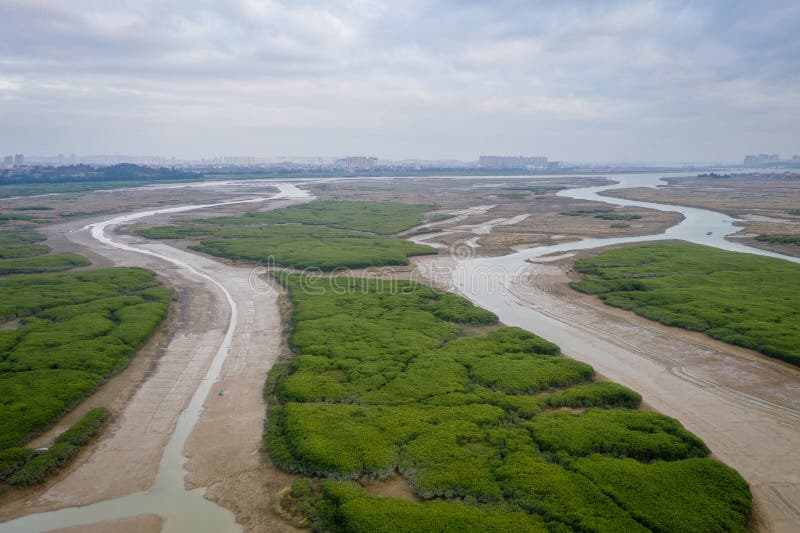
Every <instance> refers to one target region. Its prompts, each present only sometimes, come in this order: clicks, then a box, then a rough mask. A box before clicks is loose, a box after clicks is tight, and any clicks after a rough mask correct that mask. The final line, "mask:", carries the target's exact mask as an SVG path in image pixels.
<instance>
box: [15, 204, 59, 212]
mask: <svg viewBox="0 0 800 533" xmlns="http://www.w3.org/2000/svg"><path fill="white" fill-rule="evenodd" d="M10 209H11V210H12V211H52V210H53V208H52V207H47V206H46V205H21V206H19V207H11V208H10Z"/></svg>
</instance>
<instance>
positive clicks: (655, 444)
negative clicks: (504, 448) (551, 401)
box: [525, 408, 709, 461]
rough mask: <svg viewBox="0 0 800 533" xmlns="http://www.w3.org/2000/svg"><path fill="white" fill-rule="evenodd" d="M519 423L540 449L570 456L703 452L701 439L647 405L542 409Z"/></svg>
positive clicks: (696, 454)
mask: <svg viewBox="0 0 800 533" xmlns="http://www.w3.org/2000/svg"><path fill="white" fill-rule="evenodd" d="M525 426H526V427H527V428H528V429H529V430H530V431H531V434H532V436H533V440H534V441H536V443H537V444H538V445H539V447H540V448H541V449H542V450H546V451H550V452H554V453H555V452H567V453H568V454H569V455H572V456H584V455H592V454H595V453H602V454H606V455H611V456H614V457H633V458H635V459H640V460H642V461H651V460H654V459H664V460H675V459H682V458H686V457H705V456H706V455H708V453H709V451H708V448H706V446H705V444H703V442H702V441H701V440H700V439H698V438H697V437H695V436H694V435H693V434H691V433H690V432H688V431H686V430H685V429H684V428H683V426H681V425H680V423H679V422H678V421H677V420H675V419H672V418H668V417H666V416H664V415H661V414H658V413H654V412H652V411H635V410H630V409H597V408H591V409H588V410H586V411H585V412H583V413H580V414H575V413H569V412H566V411H556V412H548V413H542V414H540V415H539V416H537V417H536V418H534V419H533V420H531V421H530V422H527V423H526V424H525Z"/></svg>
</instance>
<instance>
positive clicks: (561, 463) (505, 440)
mask: <svg viewBox="0 0 800 533" xmlns="http://www.w3.org/2000/svg"><path fill="white" fill-rule="evenodd" d="M280 280H281V282H282V283H283V284H284V285H285V286H286V287H287V289H288V292H289V296H290V298H291V301H292V303H293V306H294V310H293V316H292V331H291V336H290V339H289V342H290V345H291V346H292V348H293V349H294V351H295V352H296V354H297V355H296V356H295V357H294V358H293V359H292V360H291V361H290V362H288V363H284V364H279V365H276V366H275V367H274V368H273V370H272V372H271V373H270V376H269V378H268V380H267V383H266V385H265V394H266V395H267V396H268V399H269V400H270V405H271V406H270V408H269V413H268V423H267V428H266V439H267V447H268V450H269V453H270V455H271V457H272V459H273V461H274V462H275V463H276V464H277V465H278V466H279V467H281V468H283V469H285V470H288V471H291V472H297V473H302V474H304V475H310V476H317V477H321V478H323V480H326V479H327V481H324V482H323V483H322V484H321V488H320V487H319V486H318V485H316V484H314V483H308V482H305V483H303V484H302V487H298V490H297V494H293V496H292V498H294V499H295V501H302V502H303V505H301V506H298V507H300V508H303V509H305V512H307V513H308V514H309V516H310V518H311V519H312V521H313V523H314V525H315V527H316V528H317V529H318V530H321V531H365V532H366V531H426V532H427V531H459V532H460V531H573V530H577V531H648V530H656V531H688V530H694V531H744V530H745V528H746V525H747V521H748V518H749V513H750V500H749V498H750V493H749V489H748V487H747V484H746V483H745V482H744V480H743V479H742V478H741V477H740V476H739V475H738V474H737V473H736V472H735V471H733V470H731V469H730V468H728V467H727V466H725V465H723V464H721V463H719V462H717V461H715V460H712V459H710V458H708V453H709V452H708V449H707V448H706V447H705V445H704V444H703V443H702V442H701V441H700V440H699V439H698V438H697V437H695V436H694V435H692V434H691V433H689V432H688V431H686V430H685V429H684V428H683V427H682V426H681V425H680V424H679V423H678V422H677V421H676V420H674V419H671V418H668V417H665V416H662V415H659V414H657V413H653V412H645V411H639V410H637V409H636V408H637V407H638V405H639V403H640V401H641V397H640V396H639V395H638V394H636V393H635V392H633V391H631V390H629V389H627V388H625V387H622V386H620V385H617V384H614V383H608V382H595V381H594V372H593V370H592V368H591V367H590V366H589V365H586V364H584V363H581V362H579V361H575V360H572V359H567V358H565V357H562V356H561V355H560V350H559V348H558V346H556V345H554V344H552V343H550V342H548V341H546V340H544V339H541V338H539V337H537V336H535V335H533V334H531V333H528V332H526V331H524V330H521V329H519V328H510V327H502V328H499V329H496V330H494V331H492V332H491V333H487V334H484V335H480V336H470V335H468V334H467V333H466V331H467V330H466V329H464V325H467V324H482V325H491V324H494V323H496V321H497V317H495V316H494V315H492V314H491V313H489V312H487V311H485V310H482V309H479V308H477V307H475V306H473V305H472V304H470V303H469V302H468V301H466V300H465V299H463V298H460V297H457V296H454V295H451V294H447V293H441V292H439V291H436V290H434V289H431V288H430V287H427V286H423V285H419V284H415V283H412V282H407V281H400V282H393V283H391V284H389V285H388V286H387V283H388V282H384V283H381V282H380V281H376V280H366V279H357V278H336V279H333V280H331V279H324V278H322V279H321V278H313V279H312V278H307V277H302V276H300V275H283V276H280ZM331 284H333V285H331ZM332 286H333V287H336V288H337V289H341V287H349V290H346V291H342V290H331V288H332ZM565 408H566V409H569V410H568V411H565V410H563V409H565ZM604 461H605V462H604ZM630 463H633V464H634V465H636V466H638V467H641V468H640V469H639V470H636V469H635V468H634V467H632V466H630ZM606 465H610V466H609V467H608V468H609V469H612V470H613V465H619V466H620V470H621V471H622V470H624V471H625V472H626V476H627V477H626V478H625V483H628V484H629V485H630V486H633V485H635V484H636V483H637V482H638V481H641V483H643V484H645V485H647V486H646V488H645V491H646V492H645V497H644V499H646V503H645V502H644V501H639V500H637V499H636V494H635V493H628V492H627V490H628V486H629V485H626V484H624V483H621V482H620V481H619V480H620V476H619V474H616V473H615V474H614V475H613V476H612V475H609V476H605V477H603V476H601V475H599V474H598V473H597V472H599V471H600V469H601V468H604V467H606ZM651 467H652V468H651ZM398 473H399V474H400V475H402V476H403V477H404V478H405V479H406V480H407V481H408V483H409V485H410V487H411V488H412V490H413V491H414V493H416V494H417V495H418V496H420V497H421V498H423V499H425V500H436V501H430V502H424V503H416V502H408V501H401V500H397V499H391V498H381V497H376V496H374V495H372V494H370V493H368V492H367V491H366V490H365V489H363V488H362V487H361V486H360V485H358V484H357V483H355V482H354V481H355V480H359V479H361V478H362V476H369V477H374V478H378V479H386V478H388V477H390V476H393V475H397V474H398ZM659 476H663V478H664V480H665V483H664V487H663V489H664V490H665V494H666V496H667V497H665V498H664V500H663V501H659V500H658V499H657V498H654V497H653V498H651V494H652V495H655V494H657V491H658V488H657V487H659ZM706 478H709V479H710V480H711V481H709V482H706V481H705V479H706ZM343 480H353V481H343ZM678 480H680V481H678ZM678 486H679V487H680V493H679V494H671V492H670V491H673V490H674V488H675V487H678ZM293 493H294V490H293ZM689 499H693V500H694V501H697V502H705V501H708V500H716V502H718V503H715V505H714V506H713V507H712V509H713V511H714V512H713V513H712V514H709V515H707V514H706V513H705V512H704V510H703V509H702V503H698V504H695V503H692V504H691V505H687V506H676V505H675V503H676V502H681V501H683V500H689ZM687 524H689V525H691V526H693V527H694V529H686V525H687Z"/></svg>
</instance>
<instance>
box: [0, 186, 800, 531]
mask: <svg viewBox="0 0 800 533" xmlns="http://www.w3.org/2000/svg"><path fill="white" fill-rule="evenodd" d="M661 176H663V174H634V175H630V174H627V175H610V176H609V178H610V179H612V180H614V181H616V182H617V183H615V184H614V185H606V186H600V187H586V188H579V189H567V190H563V191H560V192H559V193H558V194H559V195H560V196H564V197H569V198H576V199H584V200H596V201H602V202H607V203H611V204H616V205H635V206H640V207H645V208H650V209H656V210H662V211H675V212H679V213H682V214H683V216H684V219H683V220H682V221H681V222H680V223H679V224H677V225H675V226H673V227H671V228H669V229H668V230H667V231H666V232H665V233H662V234H658V235H649V236H639V237H631V238H618V239H586V240H582V241H578V242H569V243H563V244H558V245H554V246H542V247H537V248H531V249H527V250H522V251H520V252H516V253H513V254H510V255H507V256H503V257H492V258H469V259H467V260H461V261H453V260H449V259H445V258H443V257H441V256H440V257H439V258H431V259H429V260H421V261H419V264H418V267H419V268H420V270H422V271H423V272H424V273H425V275H426V276H429V277H430V278H431V279H434V280H435V281H437V282H438V283H440V282H441V278H442V276H444V277H446V278H447V281H448V285H449V286H450V287H451V289H452V290H454V291H457V292H459V293H461V294H463V295H465V296H466V297H468V298H469V299H471V300H472V301H474V302H475V303H476V304H478V305H480V306H482V307H485V308H487V309H490V310H491V311H493V312H495V313H497V314H498V316H499V317H500V320H501V321H503V322H504V323H506V324H508V325H512V326H520V327H523V328H525V329H528V330H530V331H533V332H535V333H536V334H538V335H541V336H543V337H545V338H547V339H549V340H551V341H553V342H556V343H557V344H559V345H560V346H561V347H562V349H563V351H564V352H565V353H566V354H567V355H570V356H574V357H576V358H578V359H581V360H583V361H586V362H587V363H589V364H591V365H593V366H594V367H595V369H596V370H597V371H598V373H600V374H601V375H603V376H605V377H606V378H608V379H611V380H614V381H617V382H620V383H622V384H624V385H627V386H629V387H631V388H633V389H635V390H637V391H639V392H640V393H642V395H643V397H644V400H645V402H646V403H647V404H648V405H649V406H650V407H652V408H654V409H656V410H659V411H661V412H663V413H665V414H668V415H670V416H674V417H676V418H678V419H679V420H680V421H681V422H682V423H683V424H684V425H685V426H686V427H687V428H688V429H689V430H691V431H693V432H694V433H696V434H697V435H699V436H700V437H701V438H703V439H704V440H705V441H706V443H708V445H709V447H710V448H711V449H712V451H713V452H714V454H715V455H716V456H717V457H719V458H720V459H721V460H723V461H725V462H727V463H728V464H730V465H731V466H733V467H734V468H736V469H737V470H739V471H740V472H741V473H742V475H743V476H744V477H745V478H746V479H747V480H748V481H749V482H750V484H751V486H752V488H753V492H754V494H755V496H756V501H757V506H758V508H759V514H760V515H761V516H762V519H763V524H762V525H763V526H764V528H765V529H767V530H769V531H798V530H800V461H797V450H800V371H798V370H797V369H796V368H794V367H790V366H789V365H786V364H783V363H781V362H779V361H775V360H772V359H769V358H767V357H762V356H759V355H757V354H753V353H748V352H747V351H746V350H741V349H738V348H735V347H730V346H728V345H724V344H723V343H719V342H716V341H711V340H708V339H706V338H705V337H703V336H702V335H699V334H697V335H695V334H691V333H686V332H683V331H682V330H675V329H674V328H666V327H662V326H660V325H658V324H654V323H652V322H649V321H646V320H644V319H641V318H639V317H635V316H632V315H630V314H627V315H626V314H624V313H619V312H617V311H615V310H611V309H609V310H607V311H606V310H604V309H602V306H599V307H598V306H591V305H588V304H586V303H585V301H584V300H581V299H580V298H576V297H574V296H571V295H570V293H569V291H562V292H559V291H552V290H549V289H548V288H547V287H545V286H544V285H542V284H540V283H538V282H537V276H538V275H539V274H540V273H541V272H542V271H543V269H545V268H546V265H547V263H546V262H544V261H546V260H547V259H546V258H543V256H548V255H552V254H559V253H562V254H564V253H569V252H571V251H574V250H587V249H593V248H599V247H604V246H609V245H613V244H623V243H633V242H643V241H653V240H665V239H681V240H685V241H689V242H693V243H698V244H704V245H708V246H714V247H716V248H721V249H725V250H731V251H737V252H746V253H753V254H759V255H764V256H770V257H779V258H782V259H786V260H789V261H793V262H800V259H798V258H793V257H787V256H782V255H780V254H776V253H772V252H769V251H765V250H760V249H756V248H751V247H747V246H743V245H740V244H737V243H733V242H730V241H728V240H726V239H725V236H726V235H730V234H732V233H735V232H736V231H737V229H738V228H736V227H735V226H734V220H732V219H731V217H729V216H726V215H724V214H721V213H716V212H713V211H708V210H704V209H696V208H689V207H683V206H674V205H665V204H656V203H648V202H636V201H630V200H622V199H617V198H612V197H608V196H601V195H600V194H599V193H601V192H603V191H611V190H613V189H621V188H629V187H655V186H657V185H660V184H663V182H661V181H660V180H659V178H660V177H661ZM509 179H511V178H509ZM276 186H277V187H279V189H280V192H279V193H278V194H277V195H276V196H273V197H270V198H262V197H259V198H251V199H245V200H238V201H232V202H224V203H220V204H210V205H209V204H206V205H187V206H180V207H174V208H168V209H158V210H152V211H144V212H140V213H133V214H129V215H124V216H118V217H115V218H112V219H110V220H107V221H104V222H99V223H96V224H94V225H92V226H91V227H87V228H86V231H90V232H91V236H92V238H93V239H94V240H95V241H96V242H97V243H101V244H103V245H105V246H111V247H114V248H118V249H121V250H125V251H127V252H131V253H137V254H144V255H148V256H151V257H154V258H156V259H159V260H161V261H162V262H166V263H168V264H169V265H170V268H177V269H182V270H185V271H186V272H188V273H189V274H190V275H192V276H195V277H198V278H205V281H206V282H209V283H210V284H211V285H213V286H215V287H216V288H217V289H219V290H221V291H222V293H223V294H224V298H225V299H226V301H227V304H228V306H229V308H230V319H229V322H228V325H227V329H226V330H225V334H224V338H223V340H222V342H221V343H220V344H218V345H217V346H215V349H216V354H215V355H214V356H213V359H212V360H211V364H210V365H209V367H208V370H207V372H206V374H205V377H204V379H203V380H202V381H201V382H200V385H199V386H198V387H197V388H196V389H195V390H194V392H193V394H192V396H191V400H190V402H189V404H188V407H186V409H185V410H184V411H183V412H182V413H181V415H180V416H179V417H178V419H177V422H176V424H175V427H174V430H173V431H172V433H171V435H170V437H169V440H168V443H167V445H166V447H165V448H164V450H163V454H162V456H161V461H160V465H159V468H158V473H157V475H156V477H155V481H154V482H153V484H152V486H151V487H150V488H149V489H148V490H145V491H141V492H136V493H133V494H130V495H126V496H122V497H118V498H114V499H109V500H104V501H99V502H96V503H92V504H89V505H85V506H80V507H67V508H63V509H59V510H56V511H52V512H44V513H37V514H30V515H26V516H23V517H20V518H18V519H15V520H11V521H8V522H5V523H2V524H0V533H5V532H19V531H48V530H52V529H57V528H63V527H66V526H71V525H81V524H90V523H96V522H100V521H104V520H113V519H119V518H125V517H132V516H137V515H142V514H155V515H159V516H161V517H162V518H163V520H164V521H163V531H171V532H179V531H180V532H183V531H214V532H226V531H240V530H241V527H240V526H239V525H238V524H237V523H236V521H235V518H234V515H233V514H232V513H231V512H230V511H228V510H227V509H224V508H222V507H220V506H218V505H216V504H215V503H212V502H211V501H209V500H207V499H205V498H204V497H203V494H204V493H205V490H206V488H205V487H201V488H196V489H194V490H186V489H185V482H184V478H185V476H186V471H185V469H184V463H185V461H186V457H185V456H184V445H185V443H186V441H187V438H189V436H190V435H191V433H192V430H193V428H194V427H195V424H196V423H197V421H198V419H199V418H200V416H201V414H202V412H203V408H204V404H205V403H206V402H207V401H208V397H209V394H210V393H211V391H212V389H213V388H214V385H215V383H216V382H217V379H218V378H219V376H220V369H221V368H222V365H223V363H224V362H225V359H226V358H227V356H228V354H229V352H230V350H231V343H232V341H233V340H234V336H235V332H236V331H237V329H236V328H237V319H238V315H237V305H236V302H235V301H234V300H235V295H231V293H230V292H229V291H228V290H227V289H226V287H225V284H224V283H221V282H220V280H219V279H217V278H215V277H213V276H211V275H209V274H208V273H207V272H205V271H203V270H201V269H199V268H195V266H194V263H192V262H191V258H188V259H187V257H188V255H190V254H187V253H186V252H181V253H180V254H178V252H177V251H176V252H175V253H173V252H171V251H170V248H169V247H167V246H162V247H159V248H157V250H158V251H154V250H155V248H154V249H146V248H145V247H144V246H141V245H136V244H133V243H130V242H126V241H124V239H123V238H122V237H118V235H116V234H113V233H111V232H109V231H107V229H109V228H110V227H119V226H123V225H125V224H129V223H131V222H133V221H136V220H141V219H144V218H147V217H151V216H155V215H158V214H168V213H177V212H182V211H189V210H195V209H202V208H207V207H213V206H216V205H225V204H232V203H243V202H253V203H255V202H263V201H268V200H272V199H280V198H298V199H300V198H309V195H308V193H306V192H305V191H302V190H300V189H298V188H297V187H296V186H295V185H292V184H276ZM537 258H541V259H537ZM526 260H531V261H533V263H532V264H531V263H526ZM539 260H541V261H543V262H541V263H537V261H539ZM629 315H630V316H629Z"/></svg>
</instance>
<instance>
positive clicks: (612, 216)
mask: <svg viewBox="0 0 800 533" xmlns="http://www.w3.org/2000/svg"><path fill="white" fill-rule="evenodd" d="M594 218H599V219H601V220H639V219H640V218H642V216H641V215H626V214H624V213H601V214H599V215H595V216H594Z"/></svg>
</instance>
